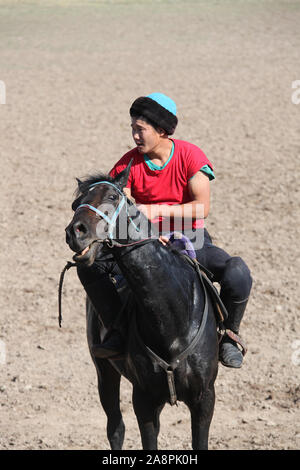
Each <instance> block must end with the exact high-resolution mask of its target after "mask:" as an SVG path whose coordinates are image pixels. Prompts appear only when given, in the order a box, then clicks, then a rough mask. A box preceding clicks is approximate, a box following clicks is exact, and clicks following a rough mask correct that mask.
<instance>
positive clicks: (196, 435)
mask: <svg viewBox="0 0 300 470" xmlns="http://www.w3.org/2000/svg"><path fill="white" fill-rule="evenodd" d="M187 405H188V407H189V409H190V413H191V421H192V447H193V449H194V450H207V449H208V434H209V428H210V423H211V420H212V417H213V413H214V406H215V389H214V386H213V385H212V387H211V388H210V389H208V390H206V391H205V392H203V395H202V397H201V399H200V400H197V401H196V400H195V401H194V402H193V403H187Z"/></svg>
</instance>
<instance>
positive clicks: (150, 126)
mask: <svg viewBox="0 0 300 470" xmlns="http://www.w3.org/2000/svg"><path fill="white" fill-rule="evenodd" d="M130 116H131V128H132V136H133V139H134V142H135V144H136V147H135V148H133V149H132V150H130V151H129V152H127V153H126V154H125V155H124V156H123V157H122V158H121V159H120V160H119V161H118V162H117V163H116V164H115V166H114V167H113V169H112V170H111V172H110V175H111V176H112V177H116V176H117V175H118V174H119V173H120V172H122V171H123V170H124V169H125V168H126V167H127V166H128V164H129V162H130V161H131V160H133V162H132V165H131V170H130V174H129V178H128V182H127V185H126V188H125V190H124V191H125V192H126V195H127V196H128V197H133V198H134V199H135V202H136V204H138V208H139V210H141V211H142V212H144V214H145V215H146V216H147V217H148V218H149V219H150V220H151V222H152V224H153V225H154V226H157V228H158V232H159V233H160V234H161V235H164V234H165V232H166V230H164V229H165V227H168V230H167V232H171V231H172V230H174V229H175V228H177V227H178V224H179V225H180V226H182V220H183V218H184V224H183V225H184V228H183V231H184V234H185V236H187V237H188V238H189V239H191V240H196V243H195V245H194V248H195V253H196V257H197V260H198V261H199V263H200V264H201V265H202V266H204V267H205V268H207V269H208V270H209V271H210V272H211V273H212V274H213V282H218V283H219V284H220V287H221V289H220V297H221V300H222V302H223V304H224V305H225V307H226V309H227V312H228V318H227V319H226V320H225V324H224V326H225V327H226V328H227V329H229V330H231V331H233V332H234V333H236V334H238V333H239V328H240V323H241V320H242V318H243V315H244V312H245V309H246V305H247V302H248V298H249V294H250V290H251V285H252V279H251V275H250V271H249V269H248V267H247V265H246V264H245V262H244V261H243V260H242V259H241V258H240V257H237V256H233V257H232V256H230V255H229V254H228V253H226V252H225V251H224V250H222V249H221V248H219V247H217V246H215V245H214V244H213V243H212V240H211V237H210V235H209V233H208V232H207V230H206V229H205V228H204V218H206V217H207V216H208V213H209V198H210V181H211V180H213V179H214V178H215V175H214V172H213V167H212V164H211V163H210V161H209V160H208V159H207V157H206V156H205V154H204V153H203V151H202V150H201V149H200V148H198V147H197V146H195V145H193V144H190V143H188V142H185V141H182V140H177V139H173V138H170V137H169V136H171V135H172V134H173V133H174V131H175V128H176V126H177V123H178V119H177V116H176V105H175V103H174V101H173V100H172V99H170V98H169V97H167V96H166V95H164V94H162V93H152V94H150V95H148V96H143V97H140V98H137V99H136V100H135V101H134V102H133V104H132V106H131V108H130ZM199 208H202V211H199ZM200 212H202V213H201V214H200ZM162 240H163V241H164V242H166V238H164V237H162ZM78 275H79V278H80V280H81V282H82V284H83V286H84V288H85V290H86V293H87V295H88V296H89V298H90V300H91V302H92V304H93V306H94V308H95V310H96V311H99V312H101V311H103V308H105V310H106V311H109V315H110V318H111V324H110V328H109V332H108V334H107V335H106V338H105V339H104V342H103V343H102V344H101V345H99V346H97V350H96V351H95V355H96V356H97V357H99V358H109V359H113V358H114V357H119V356H120V354H122V352H123V348H124V339H123V337H122V335H121V334H120V332H119V331H118V329H116V328H115V321H116V318H117V317H118V315H119V312H120V310H121V307H122V305H121V300H120V298H119V295H118V292H117V289H116V287H115V284H114V283H113V281H112V280H111V277H110V276H109V274H108V273H107V272H105V271H104V270H103V268H102V264H101V262H100V261H99V260H97V259H96V260H95V262H94V264H93V266H92V267H89V268H87V267H85V266H78ZM174 295H176V293H174ZM219 359H220V361H221V363H222V364H223V365H225V366H227V367H234V368H239V367H241V365H242V361H243V354H242V352H241V351H240V349H239V348H238V346H237V344H236V342H235V341H234V340H233V339H232V338H231V337H229V336H228V335H224V337H223V339H222V342H221V344H220V349H219Z"/></svg>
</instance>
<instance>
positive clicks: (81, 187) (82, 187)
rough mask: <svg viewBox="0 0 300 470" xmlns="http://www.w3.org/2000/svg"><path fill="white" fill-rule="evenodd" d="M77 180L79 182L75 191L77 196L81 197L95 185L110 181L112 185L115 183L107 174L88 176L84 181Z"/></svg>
mask: <svg viewBox="0 0 300 470" xmlns="http://www.w3.org/2000/svg"><path fill="white" fill-rule="evenodd" d="M76 179H77V182H78V187H77V189H76V191H75V196H76V197H78V196H81V194H84V193H85V192H86V191H87V190H88V189H89V187H90V186H91V185H92V184H94V183H99V182H100V181H109V182H110V183H113V182H114V178H112V177H111V176H109V175H106V174H105V173H96V174H95V175H87V176H85V177H84V179H82V180H81V179H78V178H76Z"/></svg>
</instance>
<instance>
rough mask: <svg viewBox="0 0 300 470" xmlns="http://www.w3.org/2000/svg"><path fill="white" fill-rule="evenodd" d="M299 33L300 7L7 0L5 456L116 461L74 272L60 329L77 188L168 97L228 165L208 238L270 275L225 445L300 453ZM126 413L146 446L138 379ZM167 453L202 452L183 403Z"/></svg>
mask: <svg viewBox="0 0 300 470" xmlns="http://www.w3.org/2000/svg"><path fill="white" fill-rule="evenodd" d="M299 21H300V4H299V2H297V1H271V0H270V1H267V0H266V1H246V0H245V1H238V0H236V1H233V0H232V1H217V0H216V1H209V0H206V1H201V0H199V1H194V2H193V1H188V0H184V1H183V0H181V1H176V0H174V1H167V0H166V1H152V2H150V1H145V0H144V1H129V0H128V1H121V0H120V1H113V0H112V1H101V0H99V1H82V2H79V1H73V2H72V1H62V2H58V1H52V2H50V1H49V0H45V1H40V2H38V1H31V2H26V1H23V2H21V1H13V0H11V1H8V0H7V1H2V0H0V50H1V68H0V80H1V81H3V82H4V83H5V85H6V104H5V105H2V104H0V158H1V180H2V181H1V189H0V191H1V213H0V217H1V242H2V243H1V244H2V249H1V252H0V262H1V273H0V276H1V298H0V307H1V325H0V340H1V342H0V348H1V351H0V359H1V363H0V374H1V375H0V405H1V429H0V447H1V448H2V449H108V442H107V440H106V435H105V416H104V413H103V411H102V409H101V408H100V405H99V402H98V396H97V387H96V374H95V370H94V366H93V364H92V362H91V360H90V357H89V353H88V350H87V344H86V337H85V313H84V295H83V291H82V288H81V285H80V284H79V281H78V280H77V277H76V274H75V272H72V271H70V272H69V273H68V274H67V277H66V282H65V288H64V299H63V314H64V322H63V328H62V329H59V328H58V323H57V286H58V278H59V274H60V272H61V270H62V268H63V266H64V264H65V262H66V261H67V260H68V259H70V258H71V253H70V252H69V250H68V248H67V246H66V245H65V240H64V228H65V226H66V224H67V223H68V222H69V220H70V218H71V215H72V214H71V210H70V204H71V201H72V197H73V191H74V190H75V177H76V176H84V175H86V174H87V173H90V172H93V171H94V170H99V169H101V170H109V169H110V167H111V166H112V164H113V162H115V161H116V160H117V159H118V158H119V157H120V156H121V155H122V154H123V153H124V152H125V151H127V149H129V148H130V147H131V145H132V141H131V135H130V128H129V119H128V109H129V105H130V104H131V102H132V101H133V99H135V98H136V97H137V96H139V95H142V94H146V93H150V92H152V91H162V92H165V93H167V94H169V95H170V96H172V97H173V98H174V100H175V101H176V103H177V106H178V116H179V125H178V130H177V131H176V137H177V138H181V139H185V140H188V141H192V142H193V143H195V144H197V145H199V146H200V147H201V148H202V149H203V150H204V151H205V152H206V154H207V155H208V157H209V158H210V159H211V160H212V162H213V164H214V166H215V172H216V175H217V179H216V181H214V182H213V183H212V207H211V213H210V216H209V219H208V221H207V227H208V229H209V231H210V232H211V234H212V235H213V237H214V239H215V242H216V243H217V244H219V245H220V246H222V247H224V248H225V249H226V250H227V251H229V252H230V253H232V254H239V255H240V256H242V257H243V258H244V259H245V260H246V262H247V263H248V265H249V267H250V268H251V270H252V274H253V278H254V287H253V294H252V300H251V303H250V305H249V309H248V312H247V315H246V318H245V320H244V322H243V330H242V333H243V336H244V338H245V339H246V341H247V343H248V346H249V353H248V354H247V356H246V358H245V363H244V366H243V368H242V369H241V370H229V369H225V368H223V367H220V371H219V376H218V379H217V386H216V389H217V401H216V407H215V415H214V418H213V422H212V426H211V433H210V447H211V448H212V449H297V448H299V441H300V439H299V437H300V428H299V421H300V419H299V418H300V414H299V394H300V388H299V371H300V351H299V350H300V347H299V344H300V331H299V301H298V297H299V274H300V273H299V264H297V263H299V217H300V215H299V189H298V188H299V181H298V179H299V156H300V138H299V131H300V104H299V105H296V104H293V102H292V99H291V96H292V92H293V90H292V87H291V84H292V82H293V81H295V80H297V79H298V80H299V79H300V69H299V52H300V37H299ZM294 91H295V90H294ZM2 98H3V97H2ZM5 355H6V357H5ZM122 409H123V411H124V419H125V423H126V425H127V434H126V440H125V449H140V448H141V446H140V440H139V433H138V429H137V424H136V421H135V417H134V414H133V411H132V406H131V386H130V384H128V382H126V381H124V382H123V386H122ZM159 443H160V448H163V449H190V420H189V414H188V410H187V409H186V408H185V406H184V405H182V404H180V406H179V407H178V408H176V409H174V408H171V407H170V406H168V405H167V406H166V407H165V409H164V411H163V413H162V416H161V433H160V438H159Z"/></svg>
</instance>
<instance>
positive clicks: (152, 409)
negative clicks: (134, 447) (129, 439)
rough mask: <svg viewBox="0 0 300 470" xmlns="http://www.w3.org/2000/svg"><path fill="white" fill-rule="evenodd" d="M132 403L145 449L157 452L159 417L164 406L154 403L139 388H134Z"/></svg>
mask: <svg viewBox="0 0 300 470" xmlns="http://www.w3.org/2000/svg"><path fill="white" fill-rule="evenodd" d="M132 403H133V408H134V412H135V415H136V417H137V421H138V425H139V429H140V434H141V439H142V447H143V449H147V450H156V449H157V437H158V433H159V427H160V423H159V416H160V413H161V410H162V409H163V407H164V405H157V404H155V403H153V401H152V399H151V397H149V395H146V394H145V391H143V390H141V389H139V388H138V387H137V386H134V387H133V395H132Z"/></svg>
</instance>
